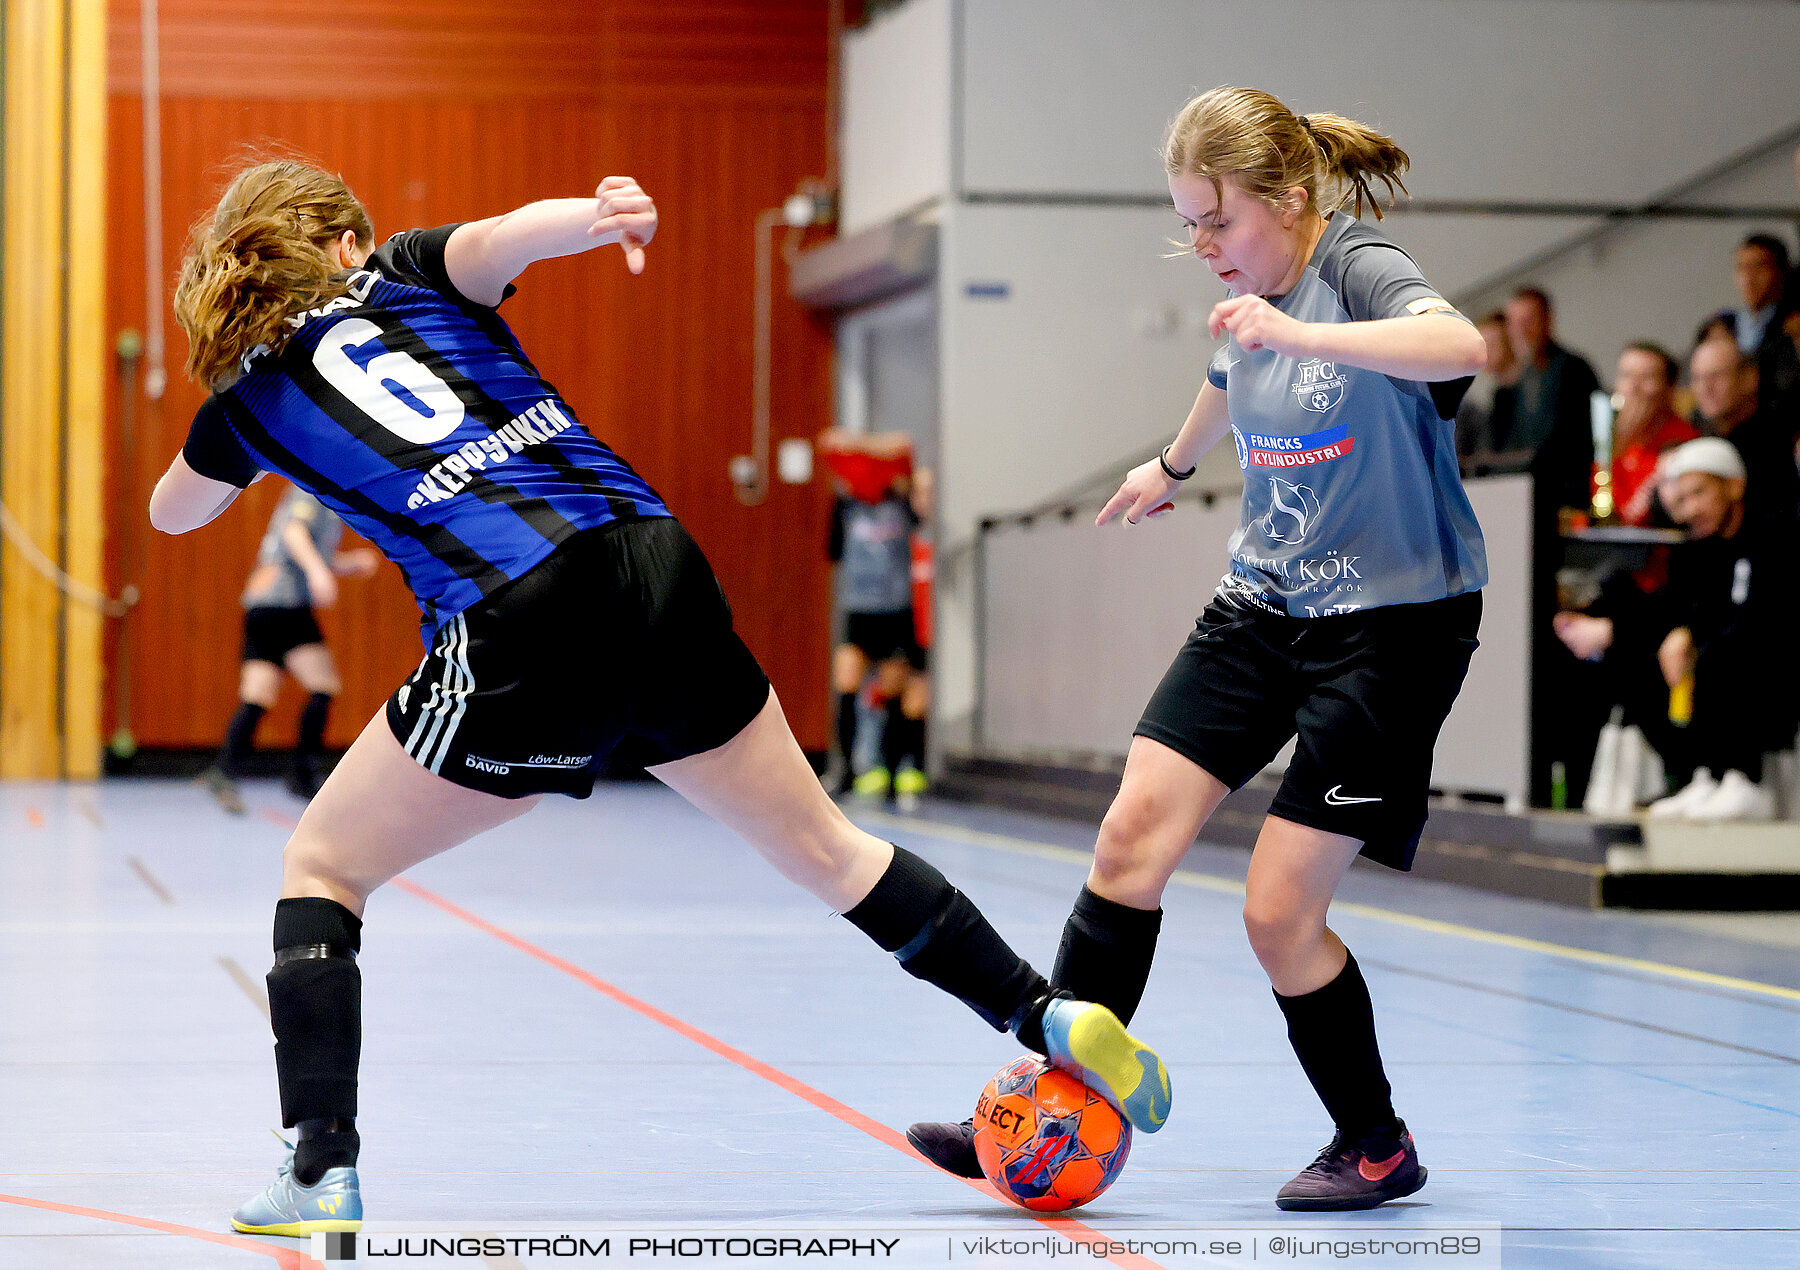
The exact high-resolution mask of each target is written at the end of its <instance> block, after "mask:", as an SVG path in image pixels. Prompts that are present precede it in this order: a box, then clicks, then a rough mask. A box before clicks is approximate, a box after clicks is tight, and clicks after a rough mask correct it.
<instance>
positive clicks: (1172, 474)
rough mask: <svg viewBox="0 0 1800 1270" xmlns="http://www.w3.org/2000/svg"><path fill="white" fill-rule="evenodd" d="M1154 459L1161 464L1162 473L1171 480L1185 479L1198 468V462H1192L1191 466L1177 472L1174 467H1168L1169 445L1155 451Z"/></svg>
mask: <svg viewBox="0 0 1800 1270" xmlns="http://www.w3.org/2000/svg"><path fill="white" fill-rule="evenodd" d="M1156 461H1157V462H1158V463H1160V464H1162V470H1163V475H1164V476H1167V477H1168V478H1169V479H1170V480H1171V481H1185V480H1187V479H1188V477H1190V476H1192V475H1193V474H1194V473H1195V472H1198V471H1199V470H1200V465H1199V464H1198V463H1196V464H1194V466H1193V467H1190V468H1189V469H1188V470H1187V471H1185V472H1177V471H1176V470H1175V469H1174V468H1172V467H1170V466H1169V447H1168V446H1166V445H1165V446H1164V447H1163V448H1162V449H1161V450H1158V451H1157V453H1156Z"/></svg>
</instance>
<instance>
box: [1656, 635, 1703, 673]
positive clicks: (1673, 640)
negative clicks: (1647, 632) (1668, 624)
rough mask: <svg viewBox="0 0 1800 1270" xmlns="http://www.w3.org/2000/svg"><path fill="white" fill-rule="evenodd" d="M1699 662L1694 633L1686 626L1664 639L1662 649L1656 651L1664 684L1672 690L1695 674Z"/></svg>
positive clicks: (1657, 662)
mask: <svg viewBox="0 0 1800 1270" xmlns="http://www.w3.org/2000/svg"><path fill="white" fill-rule="evenodd" d="M1698 660H1699V653H1698V652H1697V651H1696V650H1695V648H1694V632H1692V631H1690V630H1689V629H1688V628H1687V627H1685V626H1677V627H1676V628H1675V629H1674V630H1672V631H1670V632H1669V633H1668V635H1667V636H1666V637H1665V638H1664V639H1663V642H1662V647H1660V648H1658V649H1657V650H1656V664H1657V665H1658V666H1660V667H1662V673H1663V682H1664V683H1666V684H1668V685H1669V687H1671V688H1673V687H1674V686H1675V685H1676V684H1678V683H1680V682H1681V681H1682V680H1683V679H1686V678H1687V677H1688V676H1689V675H1691V674H1693V673H1694V663H1695V662H1696V661H1698Z"/></svg>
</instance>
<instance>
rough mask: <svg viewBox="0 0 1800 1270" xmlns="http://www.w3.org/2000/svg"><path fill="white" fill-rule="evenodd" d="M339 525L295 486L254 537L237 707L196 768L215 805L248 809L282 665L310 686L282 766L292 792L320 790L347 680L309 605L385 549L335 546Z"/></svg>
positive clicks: (238, 811)
mask: <svg viewBox="0 0 1800 1270" xmlns="http://www.w3.org/2000/svg"><path fill="white" fill-rule="evenodd" d="M343 533H344V522H343V521H342V520H340V519H339V518H338V516H337V513H335V512H333V511H332V510H331V509H330V508H329V507H327V506H325V505H324V504H323V503H321V502H320V501H319V500H318V499H316V498H314V497H313V496H312V495H311V494H308V493H307V492H306V491H305V490H303V489H301V488H299V487H298V486H294V487H293V488H291V489H289V490H288V492H287V493H286V494H284V495H283V496H282V499H281V502H280V503H278V504H276V507H275V513H274V515H272V516H270V517H269V527H268V529H267V530H266V531H264V533H263V536H262V542H261V543H260V544H259V545H258V547H257V551H256V567H255V568H254V569H252V570H251V572H250V578H249V580H248V581H247V582H245V583H244V595H243V605H244V646H243V652H242V654H241V661H242V665H241V667H240V669H239V671H238V707H237V710H236V711H235V712H233V714H232V716H231V723H230V724H229V725H228V726H227V727H226V729H225V743H224V744H223V745H221V746H220V747H219V754H218V757H217V758H215V759H214V760H213V765H212V766H211V767H209V768H207V769H206V771H204V772H202V773H201V775H200V780H201V783H203V784H204V785H205V786H206V787H207V789H208V790H209V791H211V793H212V796H213V798H214V799H215V800H217V802H218V804H219V806H221V807H223V808H224V809H225V810H226V811H228V812H230V813H231V814H232V815H234V816H241V815H243V814H244V799H243V795H242V794H240V793H239V792H238V787H237V783H238V780H239V778H240V777H242V776H243V772H244V760H245V759H246V758H247V757H248V755H249V753H250V749H251V747H252V746H253V745H254V744H255V742H256V726H257V724H259V723H261V722H262V717H263V715H264V714H266V713H267V712H268V711H270V710H271V709H273V708H274V706H275V698H276V697H277V696H278V695H279V694H280V692H281V675H282V672H283V671H286V672H287V673H288V674H290V675H292V676H293V677H294V679H295V680H296V681H297V682H298V683H299V684H300V686H301V687H302V688H304V689H306V692H307V698H306V705H305V706H303V707H301V710H300V735H299V739H298V740H297V741H296V743H295V745H294V757H293V762H292V764H291V766H290V767H289V769H288V775H287V788H288V792H289V793H291V794H293V795H295V796H296V797H299V798H311V797H312V796H313V795H314V794H316V793H318V792H319V781H320V777H319V769H318V763H319V759H320V757H321V755H322V754H323V752H324V747H325V724H326V722H327V721H328V719H329V718H330V715H331V702H332V698H334V697H336V696H337V695H338V693H339V692H341V691H342V690H343V681H342V680H341V679H340V678H339V677H338V669H337V661H336V660H335V659H334V658H333V657H332V655H331V649H330V648H328V647H327V646H326V644H325V636H324V634H323V633H322V632H321V631H320V630H319V622H318V619H317V618H316V617H314V616H313V610H314V609H315V608H321V609H328V608H331V607H332V606H333V605H335V604H336V603H337V580H338V578H340V577H346V578H366V577H370V576H372V575H373V574H374V572H375V570H376V569H377V568H378V567H380V564H381V557H380V556H379V555H377V554H376V553H375V552H374V551H372V550H370V549H369V548H368V547H358V548H355V549H353V550H350V551H339V550H338V549H337V544H338V541H339V540H340V539H341V538H342V537H343Z"/></svg>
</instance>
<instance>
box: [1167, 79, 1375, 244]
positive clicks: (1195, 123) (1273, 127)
mask: <svg viewBox="0 0 1800 1270" xmlns="http://www.w3.org/2000/svg"><path fill="white" fill-rule="evenodd" d="M1410 162H1411V161H1410V160H1409V159H1408V158H1407V155H1406V151H1404V150H1402V149H1401V148H1400V147H1399V146H1397V145H1395V144H1394V139H1393V138H1392V137H1387V136H1383V135H1382V134H1381V133H1379V132H1376V131H1375V130H1374V129H1373V128H1370V127H1367V126H1365V125H1363V124H1360V123H1357V122H1356V121H1355V120H1354V119H1346V118H1344V116H1342V115H1333V114H1326V113H1319V114H1312V115H1296V114H1295V113H1294V112H1293V111H1291V110H1289V109H1288V108H1287V107H1286V106H1284V105H1283V104H1282V103H1281V102H1280V101H1279V100H1278V99H1277V98H1275V97H1273V96H1271V95H1270V94H1268V93H1265V92H1263V91H1262V90H1261V89H1257V88H1214V89H1212V90H1211V91H1209V92H1204V93H1201V94H1200V95H1199V96H1198V97H1196V98H1194V99H1193V100H1192V101H1190V102H1188V104H1187V105H1185V106H1183V107H1182V108H1181V113H1180V114H1178V115H1176V116H1175V122H1174V123H1172V124H1170V125H1169V135H1168V138H1167V140H1165V141H1164V142H1163V166H1164V168H1166V169H1167V171H1168V174H1169V175H1170V176H1204V177H1207V178H1209V179H1210V180H1211V181H1212V183H1213V192H1214V194H1215V196H1217V197H1218V198H1221V199H1222V198H1223V197H1224V191H1223V190H1222V189H1221V188H1220V184H1219V183H1220V182H1221V181H1222V180H1223V179H1224V178H1226V177H1231V178H1232V179H1234V180H1235V181H1236V182H1237V183H1238V184H1239V185H1240V186H1242V187H1243V189H1244V191H1245V192H1246V193H1248V194H1250V195H1251V196H1252V197H1254V198H1258V199H1261V200H1262V201H1263V202H1265V203H1267V204H1269V205H1270V206H1271V207H1273V206H1276V205H1277V204H1278V203H1279V202H1280V199H1281V196H1282V195H1283V194H1285V193H1286V192H1287V191H1288V190H1291V189H1294V188H1295V187H1299V188H1300V189H1303V190H1305V191H1306V200H1307V203H1308V204H1309V205H1310V206H1312V207H1314V208H1318V209H1319V211H1320V213H1321V214H1323V213H1324V212H1325V211H1328V210H1337V209H1339V208H1342V207H1343V206H1344V205H1345V204H1347V203H1349V202H1350V201H1351V200H1352V199H1353V198H1354V200H1355V202H1356V214H1357V215H1358V216H1361V215H1362V214H1363V205H1364V203H1365V202H1366V203H1367V204H1368V207H1369V210H1370V211H1372V212H1374V213H1375V219H1376V220H1380V219H1381V204H1380V203H1379V202H1377V201H1376V198H1375V194H1374V192H1373V190H1371V189H1370V182H1371V181H1380V182H1381V183H1382V184H1383V185H1384V186H1385V187H1386V189H1387V195H1388V201H1389V203H1392V202H1393V200H1394V191H1395V190H1396V189H1398V190H1399V191H1400V192H1401V193H1402V194H1404V193H1405V192H1406V186H1405V184H1403V183H1402V182H1401V180H1400V176H1401V174H1402V173H1403V172H1405V171H1406V169H1407V166H1408V165H1409V163H1410ZM1332 186H1340V187H1342V193H1341V195H1340V196H1339V197H1338V199H1337V201H1336V202H1335V203H1334V204H1333V205H1332V207H1331V208H1325V207H1323V206H1322V197H1321V192H1322V190H1324V189H1326V188H1328V187H1332Z"/></svg>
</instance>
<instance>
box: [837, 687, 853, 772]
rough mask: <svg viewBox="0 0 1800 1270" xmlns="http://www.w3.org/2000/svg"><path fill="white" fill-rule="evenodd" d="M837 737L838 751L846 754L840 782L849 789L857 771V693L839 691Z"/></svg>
mask: <svg viewBox="0 0 1800 1270" xmlns="http://www.w3.org/2000/svg"><path fill="white" fill-rule="evenodd" d="M837 739H838V753H839V754H842V755H843V756H844V775H843V777H842V779H841V780H840V781H839V782H838V783H839V784H840V785H842V786H843V787H844V788H845V789H848V788H850V779H851V777H852V776H853V775H854V774H855V772H856V758H855V755H856V694H855V693H854V692H840V693H838V716H837Z"/></svg>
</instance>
